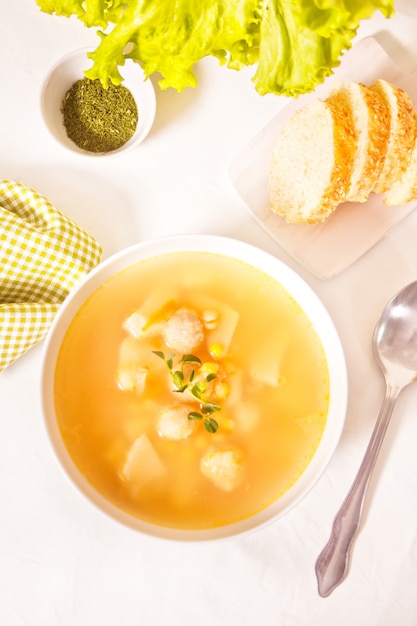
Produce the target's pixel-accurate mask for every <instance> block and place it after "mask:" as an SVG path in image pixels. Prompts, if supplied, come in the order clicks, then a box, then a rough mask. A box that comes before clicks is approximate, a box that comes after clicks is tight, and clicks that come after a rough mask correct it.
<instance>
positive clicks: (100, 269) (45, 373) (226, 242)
mask: <svg viewBox="0 0 417 626" xmlns="http://www.w3.org/2000/svg"><path fill="white" fill-rule="evenodd" d="M185 251H188V252H190V251H201V252H209V253H214V254H218V255H220V256H226V257H232V258H235V259H238V260H240V261H242V262H244V263H247V264H248V265H251V266H254V267H255V268H258V269H260V270H261V271H264V272H265V273H267V274H268V275H270V276H272V277H273V278H274V279H275V280H277V282H279V283H280V284H281V285H282V286H283V287H284V288H285V289H286V290H287V292H288V293H289V294H290V295H291V296H292V297H293V298H294V300H295V301H296V302H297V303H298V304H299V305H300V306H301V308H302V309H303V311H304V312H305V313H306V315H307V316H308V318H309V319H310V321H311V322H312V325H313V328H314V329H315V330H316V332H317V334H318V336H319V338H320V341H321V343H322V346H323V349H324V352H325V355H326V360H327V364H328V368H329V376H330V402H329V410H328V415H327V421H326V426H325V429H324V432H323V435H322V438H321V440H320V443H319V445H318V448H317V450H316V452H315V453H314V456H313V457H312V459H311V461H310V463H309V464H308V466H307V467H306V469H305V470H304V472H303V473H302V474H301V476H300V477H299V478H298V480H297V481H296V482H295V483H294V485H293V486H292V487H290V489H289V490H288V491H287V492H286V493H284V494H283V495H282V496H281V497H280V498H278V499H277V500H276V501H274V502H273V503H271V504H270V505H268V506H267V507H266V508H264V509H263V510H261V511H259V512H258V513H255V514H253V515H251V516H250V517H248V518H245V519H243V520H240V521H237V522H232V523H230V524H226V525H223V526H218V527H213V528H208V529H201V530H188V529H175V528H169V527H165V526H159V525H155V524H151V523H148V522H144V521H142V520H140V519H138V518H136V517H133V516H132V515H129V514H127V513H124V512H123V511H121V510H120V509H118V508H117V507H116V506H115V505H113V504H111V503H110V502H109V501H107V500H106V499H105V498H104V497H103V496H101V495H100V494H99V493H98V492H97V491H96V490H95V489H94V488H93V487H92V486H91V485H90V484H89V483H88V481H87V480H86V478H85V477H84V476H83V475H82V474H81V472H80V471H79V470H78V468H77V467H76V466H75V464H74V462H73V461H72V459H71V457H70V455H69V453H68V451H67V449H66V447H65V444H64V443H63V440H62V437H61V433H60V430H59V427H58V424H57V421H56V418H55V411H54V401H53V380H54V371H55V364H56V358H57V356H58V352H59V349H60V345H61V341H62V339H63V337H64V335H65V333H66V330H67V329H68V326H69V324H70V323H71V321H72V319H73V317H74V315H75V313H76V312H77V311H78V310H79V308H80V307H81V306H82V304H83V303H84V302H85V300H86V299H87V298H88V297H89V295H90V294H92V293H93V292H94V291H95V290H96V289H97V288H98V287H99V286H100V285H101V284H102V283H103V281H105V280H107V279H108V278H110V277H111V276H113V275H115V274H117V273H118V272H120V271H121V270H123V269H124V268H127V267H129V266H131V265H133V264H135V263H137V262H140V261H142V260H144V259H147V258H152V257H155V256H160V255H165V254H170V253H172V252H185ZM41 381H42V383H41V385H42V388H41V403H42V412H43V422H44V425H45V427H46V430H47V434H48V438H49V441H50V443H51V447H52V450H53V452H54V454H55V457H56V460H57V461H58V466H60V468H61V470H62V471H63V472H64V475H65V476H66V478H67V479H69V482H70V484H72V486H73V487H75V488H76V489H77V491H78V492H79V493H81V494H82V496H83V497H84V498H85V499H86V500H87V501H88V502H89V503H90V504H92V505H93V506H95V507H96V508H98V509H99V510H100V511H101V512H102V513H104V514H106V515H107V516H108V517H110V518H111V519H112V520H113V521H116V522H118V523H120V524H122V525H123V526H125V527H128V528H130V529H133V530H135V531H139V532H140V533H142V534H144V535H148V536H151V537H155V538H160V539H166V540H175V541H183V542H193V541H194V542H196V541H197V542H198V541H205V542H206V541H214V540H220V539H227V538H232V537H236V536H238V535H242V534H247V533H248V532H253V531H255V530H260V529H261V528H263V527H265V526H267V525H269V524H271V523H273V522H275V521H277V520H278V519H280V518H281V517H282V516H283V515H285V514H286V513H288V512H289V511H290V510H292V509H293V508H294V507H295V506H296V505H297V504H298V503H299V502H300V501H301V500H302V499H303V498H304V497H305V496H306V495H307V493H309V492H310V490H311V489H312V488H313V487H314V486H315V485H316V483H317V482H318V480H319V479H320V478H321V476H322V475H323V473H324V471H325V470H326V468H327V466H328V464H329V463H330V460H331V458H332V457H333V454H334V452H335V450H336V448H337V446H338V443H339V440H340V437H341V434H342V431H343V428H344V424H345V418H346V411H347V401H348V377H347V367H346V360H345V355H344V351H343V347H342V344H341V341H340V337H339V334H338V332H337V330H336V327H335V325H334V323H333V320H332V318H331V317H330V315H329V313H328V311H327V309H326V308H325V307H324V305H323V303H322V302H321V300H320V299H319V297H318V296H317V294H316V293H315V292H314V291H313V289H312V288H311V287H310V286H309V285H308V284H307V283H306V282H305V281H304V279H303V278H301V276H300V275H299V274H297V273H296V272H295V271H294V270H293V269H291V268H290V267H289V266H288V265H286V264H285V263H284V262H283V261H281V260H279V259H278V258H277V257H275V256H273V255H272V254H270V253H268V252H266V251H264V250H262V249H260V248H258V247H256V246H254V245H252V244H249V243H246V242H243V241H240V240H237V239H233V238H230V237H226V236H218V235H190V234H186V235H169V236H165V237H160V238H156V239H152V240H149V241H144V242H140V243H137V244H134V245H132V246H130V247H128V248H126V249H124V250H122V251H120V252H117V253H116V254H114V255H112V256H111V257H109V258H107V259H106V260H105V261H103V262H102V263H100V264H99V265H98V266H97V267H96V268H94V269H93V270H92V271H91V272H90V273H89V274H88V275H87V276H85V277H84V278H82V279H81V280H80V282H79V283H78V285H77V286H76V287H75V289H74V290H73V291H72V292H71V293H70V294H69V295H68V296H67V298H66V299H65V301H64V303H63V304H62V305H61V308H60V309H59V311H58V313H57V314H56V316H55V318H54V320H53V322H52V324H51V327H50V330H49V333H48V335H47V337H46V339H45V344H44V352H43V359H42V374H41Z"/></svg>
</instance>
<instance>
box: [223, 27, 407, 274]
mask: <svg viewBox="0 0 417 626" xmlns="http://www.w3.org/2000/svg"><path fill="white" fill-rule="evenodd" d="M378 78H383V79H385V80H388V81H390V82H392V83H393V84H395V85H397V86H399V87H402V88H403V89H405V90H406V91H407V93H408V94H409V95H410V97H411V99H412V100H413V103H414V106H416V103H417V79H416V78H417V77H416V76H415V75H413V74H408V75H406V74H404V73H403V72H402V71H401V70H400V69H399V67H398V66H397V65H396V64H395V63H394V62H393V60H392V59H391V57H389V56H388V54H387V53H386V52H385V50H384V49H383V48H382V47H381V46H380V45H379V44H378V42H377V41H376V40H375V39H373V38H372V37H367V38H365V39H362V40H361V41H359V42H358V43H357V44H356V45H355V46H353V47H352V48H351V49H350V50H348V51H347V52H346V53H345V54H344V56H343V58H342V62H341V65H340V66H339V67H338V68H337V69H336V70H335V72H334V74H333V75H332V76H329V77H328V78H327V79H326V80H325V82H324V83H323V84H322V85H320V86H319V87H318V88H317V89H316V90H315V91H314V92H312V93H309V94H305V95H302V96H300V97H299V98H297V99H296V100H291V103H290V104H289V105H288V106H286V107H285V108H284V109H283V110H281V111H280V112H279V113H278V114H277V115H276V116H275V117H273V119H271V120H270V121H269V122H268V124H267V125H266V126H265V127H264V128H263V129H262V130H261V131H260V132H259V133H257V135H256V136H255V137H253V138H252V139H251V140H250V141H249V142H248V143H247V144H246V145H245V146H244V147H243V149H242V150H241V151H240V152H239V153H238V154H237V155H236V156H235V158H234V159H233V161H232V163H231V164H230V166H229V168H228V174H229V178H230V181H231V183H232V185H233V187H234V189H235V190H236V191H237V193H238V194H239V196H240V198H241V199H242V200H243V203H244V205H245V206H246V208H247V209H248V210H249V211H250V213H251V214H252V216H253V217H254V218H255V220H256V221H257V222H258V223H259V224H260V226H261V227H262V228H263V229H264V230H265V231H266V232H267V233H268V234H269V235H270V236H271V237H272V238H273V239H274V240H275V241H276V242H277V243H278V244H279V245H280V246H281V248H283V249H284V250H285V251H286V252H287V253H288V254H290V255H291V256H292V257H293V258H294V259H295V260H296V261H298V263H300V265H302V266H303V267H305V268H306V269H307V270H309V271H310V272H311V273H312V274H314V275H316V276H318V277H319V278H322V279H329V278H331V277H332V276H336V275H337V274H339V273H340V272H342V271H343V270H344V269H345V268H347V267H348V266H349V265H351V264H352V263H354V262H355V261H356V260H357V259H359V258H360V257H361V256H362V255H363V254H364V253H365V252H367V251H368V250H369V249H370V248H371V247H372V246H374V245H375V244H376V243H377V242H378V241H379V240H380V239H382V237H383V236H384V235H385V234H386V232H387V231H388V230H389V229H390V228H392V227H393V226H394V225H396V224H398V223H399V222H400V221H401V220H403V219H404V218H405V217H406V216H407V215H409V213H411V211H413V210H414V208H415V207H416V203H409V204H407V205H405V206H401V207H387V206H385V205H384V204H383V202H382V197H381V196H380V195H372V196H371V197H370V198H369V200H367V202H365V203H354V202H347V203H344V204H342V205H340V206H339V207H338V208H337V209H336V211H335V212H334V213H333V214H332V215H331V216H330V217H329V218H328V219H327V220H326V221H325V222H322V223H320V224H287V222H286V221H285V220H284V219H283V218H281V217H280V216H278V215H275V214H273V213H272V211H271V210H270V208H269V197H268V173H269V164H270V158H271V154H272V150H273V147H274V144H275V141H276V138H277V136H278V133H279V131H280V129H281V128H282V127H283V126H284V124H285V123H286V121H287V120H288V119H289V118H290V117H291V116H292V115H293V113H294V112H295V111H296V110H297V109H299V108H301V107H303V106H304V105H305V104H307V103H308V102H311V101H312V100H314V99H316V98H325V97H326V96H327V95H328V93H329V91H330V89H331V87H332V84H333V83H334V82H335V81H336V80H349V81H355V82H361V83H364V84H366V85H370V84H372V83H373V82H375V80H376V79H378Z"/></svg>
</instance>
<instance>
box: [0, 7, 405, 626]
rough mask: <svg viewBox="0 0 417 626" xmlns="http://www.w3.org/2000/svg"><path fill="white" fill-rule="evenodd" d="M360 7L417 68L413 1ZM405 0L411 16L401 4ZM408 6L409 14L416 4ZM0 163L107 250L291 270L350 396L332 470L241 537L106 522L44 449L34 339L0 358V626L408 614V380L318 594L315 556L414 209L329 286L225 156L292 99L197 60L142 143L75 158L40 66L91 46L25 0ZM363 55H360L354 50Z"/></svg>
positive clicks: (363, 417) (9, 59)
mask: <svg viewBox="0 0 417 626" xmlns="http://www.w3.org/2000/svg"><path fill="white" fill-rule="evenodd" d="M397 10H398V12H397V14H396V16H395V17H393V18H392V19H390V20H385V19H384V18H383V17H382V16H381V15H380V14H379V13H378V14H375V16H374V17H373V18H372V19H371V20H369V21H367V22H364V23H363V24H362V26H361V28H360V30H359V33H358V35H357V37H358V39H359V38H362V37H363V36H365V35H368V34H373V35H374V36H375V37H376V38H377V39H378V41H379V42H380V43H382V44H383V45H384V46H385V47H386V49H387V50H388V51H389V53H390V54H391V55H392V57H393V58H394V59H395V60H396V61H397V62H398V63H401V66H402V67H403V68H404V69H405V70H407V71H414V70H415V69H416V68H417V39H416V35H417V10H416V8H415V0H402V1H401V2H398V4H397ZM407 13H408V14H407ZM413 13H414V17H413ZM0 16H1V19H0V85H1V89H0V177H1V178H9V179H12V180H16V181H19V182H22V183H25V184H27V185H29V186H32V187H34V188H35V189H37V191H39V192H40V193H42V194H44V195H45V196H47V197H48V198H49V199H50V200H51V201H52V202H53V203H54V204H55V205H56V206H57V207H58V208H60V209H61V210H62V211H63V212H65V213H67V214H68V215H69V216H70V217H72V218H73V219H74V220H75V221H77V222H78V223H79V224H80V225H81V226H83V227H84V228H85V229H86V230H88V231H89V232H90V233H91V234H93V235H94V236H95V237H96V238H97V239H98V240H99V241H100V242H101V243H102V245H103V248H104V256H105V257H108V256H109V255H110V254H112V253H114V252H116V251H118V250H120V249H122V248H124V247H126V246H128V245H130V244H132V243H135V242H138V241H142V240H145V239H149V238H153V237H158V236H161V235H167V234H174V233H188V232H198V233H214V234H220V235H228V236H231V237H235V238H238V239H242V240H244V241H247V242H250V243H252V244H255V245H257V246H259V247H261V248H263V249H264V250H267V251H269V252H271V253H272V254H274V255H276V256H277V257H279V258H280V259H282V260H284V261H285V262H287V263H288V264H289V265H290V266H291V267H293V268H294V269H296V270H297V271H298V272H299V273H300V274H301V275H302V276H303V278H304V279H305V280H306V281H307V282H308V283H309V284H310V285H311V286H312V287H313V289H314V290H315V291H316V292H317V294H318V295H319V296H320V298H321V299H322V301H323V302H324V304H325V305H326V307H327V308H328V310H329V312H330V314H331V316H332V317H333V319H334V322H335V324H336V326H337V329H338V331H339V333H340V336H341V339H342V343H343V346H344V349H345V352H346V360H347V365H348V373H349V385H350V394H349V406H348V412H347V417H346V425H345V429H344V432H343V435H342V438H341V441H340V444H339V446H338V448H337V450H336V453H335V455H334V457H333V459H332V461H331V463H330V465H329V467H328V469H327V470H326V472H325V474H324V475H323V477H322V478H321V480H320V481H319V483H318V484H317V485H316V486H315V488H314V489H313V490H312V491H311V492H310V493H309V494H308V495H307V497H306V498H305V499H304V500H303V501H302V502H301V503H300V504H299V505H298V506H297V507H296V508H295V509H293V510H292V511H291V512H290V513H289V514H288V515H286V516H285V517H283V518H282V519H281V520H279V521H278V522H276V523H274V524H272V525H269V526H268V527H267V528H264V529H262V530H260V531H258V532H255V533H253V534H249V535H246V536H242V537H239V538H237V539H233V540H227V541H223V542H220V543H208V544H194V543H193V544H172V543H167V542H164V541H160V540H156V539H151V538H147V537H144V536H141V535H139V534H136V533H135V532H134V531H131V530H128V529H125V528H124V527H121V526H120V525H118V524H116V523H114V522H112V521H111V520H109V519H107V518H106V517H105V516H104V515H103V514H102V513H101V512H99V511H97V510H96V509H95V508H94V507H93V506H91V505H90V504H89V503H87V502H86V501H85V499H84V498H83V497H82V496H80V495H79V493H78V492H77V491H76V490H75V488H73V487H72V485H71V484H70V483H69V481H68V480H67V479H66V477H65V476H64V475H63V473H62V471H61V470H60V468H59V467H58V465H57V462H56V460H55V457H54V454H53V453H52V450H51V447H50V444H49V441H48V438H47V435H46V431H45V428H44V424H43V419H42V414H41V409H40V370H41V363H42V350H43V346H42V344H40V345H38V346H36V347H35V348H33V349H32V350H30V351H29V352H28V353H27V354H26V355H24V356H23V357H21V358H20V359H19V360H18V361H17V362H16V363H15V364H13V365H12V366H10V367H9V368H8V369H6V370H5V371H4V372H3V373H2V374H0V624H2V625H3V626H55V625H56V626H69V625H71V626H72V625H75V626H93V625H94V626H95V625H100V626H116V625H117V626H136V625H137V626H139V625H141V626H142V625H145V626H197V625H198V626H237V625H239V626H334V624H338V626H362V625H363V626H365V625H367V626H416V624H417V453H416V446H417V444H416V442H417V386H414V387H413V386H410V387H409V388H408V389H406V390H405V391H404V392H403V393H402V394H401V396H400V398H399V401H398V404H397V407H396V409H395V413H394V416H393V422H392V424H391V426H390V429H389V431H388V434H387V437H386V440H385V442H384V446H383V449H382V452H381V456H380V459H379V462H378V465H377V467H376V471H375V474H374V477H373V481H372V484H371V487H370V492H369V499H368V502H367V504H366V509H365V515H364V521H363V524H362V528H361V532H360V534H359V536H358V538H357V541H356V543H355V547H354V553H353V560H352V565H351V569H350V572H349V575H348V578H347V579H346V580H345V582H344V583H343V584H342V585H341V586H340V587H339V588H337V589H336V590H335V591H334V593H333V594H332V595H331V596H330V597H328V598H326V599H323V598H321V597H319V595H318V593H317V585H316V579H315V573H314V563H315V560H316V557H317V555H318V554H319V552H320V550H321V549H322V547H323V546H324V544H325V542H326V541H327V539H328V536H329V532H330V527H331V522H332V520H333V517H334V515H335V513H336V511H337V509H338V507H339V505H340V504H341V501H342V499H343V497H344V495H345V493H346V491H347V489H348V488H349V487H350V484H351V482H352V480H353V478H354V475H355V473H356V471H357V469H358V466H359V463H360V461H361V458H362V455H363V453H364V450H365V447H366V444H367V442H368V439H369V436H370V433H371V430H372V428H373V425H374V422H375V418H376V415H377V413H378V410H379V406H380V403H381V401H382V397H383V393H384V384H383V380H382V376H381V374H380V372H379V370H378V369H377V367H376V365H375V363H374V361H373V358H372V353H371V335H372V332H373V328H374V325H375V322H376V320H377V318H378V316H379V313H380V311H381V309H382V307H383V306H384V304H385V303H386V301H387V300H388V299H389V298H390V297H391V296H392V295H393V294H394V293H395V292H396V291H397V290H398V289H399V288H401V287H402V286H403V285H405V284H406V283H407V282H410V281H412V280H415V279H416V278H417V212H415V213H412V214H411V215H410V216H409V217H408V218H407V219H406V220H405V221H404V222H402V223H401V224H399V225H397V226H396V227H395V228H394V229H393V230H391V231H390V232H389V234H388V235H387V236H386V237H385V238H384V239H383V240H382V241H381V242H380V243H379V244H378V245H376V246H375V247H374V248H373V249H372V250H370V251H369V252H368V253H367V254H366V255H365V256H364V257H363V258H361V259H360V260H359V261H357V262H356V263H355V264H354V265H353V266H351V267H350V268H348V269H347V270H345V271H344V272H343V273H342V274H340V275H339V276H337V277H336V278H333V279H331V280H329V281H326V282H323V281H321V280H320V279H318V278H315V277H313V276H312V275H310V274H309V273H308V272H307V271H306V270H303V268H301V267H300V266H298V265H297V263H296V262H295V261H293V260H291V259H290V258H289V257H288V256H287V255H286V254H285V253H284V252H283V251H282V250H281V249H280V248H279V246H278V245H277V244H276V243H275V242H274V241H273V240H272V239H271V238H270V237H269V236H268V235H267V234H266V233H265V232H264V231H262V230H261V228H260V227H259V226H258V225H257V224H256V223H255V221H254V220H253V219H252V218H251V216H250V215H249V214H248V212H247V211H246V210H245V208H244V207H243V206H242V205H241V203H240V200H239V198H238V197H237V196H236V194H235V193H234V191H233V190H232V189H231V188H230V186H229V183H228V180H227V178H226V167H227V165H228V163H229V161H230V159H231V158H232V157H233V155H234V154H235V153H236V151H237V150H238V148H239V147H240V146H241V145H242V143H243V142H245V141H246V140H248V139H249V138H250V137H251V136H252V135H253V134H254V133H255V132H257V131H258V130H259V129H260V128H262V127H263V126H264V124H265V123H266V122H267V121H268V120H269V119H270V118H271V117H272V116H273V115H274V114H275V113H276V112H277V111H279V110H280V108H281V107H282V106H283V105H284V104H285V103H286V101H285V99H283V98H277V97H275V96H267V97H261V96H259V95H258V94H257V93H256V91H255V89H254V87H253V86H252V83H251V81H250V76H251V75H252V70H251V71H248V72H246V71H243V72H240V73H237V72H233V71H231V70H227V69H225V68H221V67H219V66H218V63H217V62H216V61H215V60H213V59H205V60H204V61H203V62H201V63H200V64H199V65H198V67H197V74H198V79H199V86H198V88H197V89H195V90H191V89H187V90H186V91H184V92H183V93H182V94H177V93H176V92H174V91H173V90H169V91H165V92H162V91H160V90H159V88H157V105H158V109H157V116H156V120H155V125H154V127H153V129H152V131H151V134H150V135H149V136H148V138H147V140H146V141H145V142H144V143H143V144H142V145H141V146H139V147H137V148H136V149H135V150H134V151H132V152H130V153H128V154H126V155H125V156H121V157H119V158H117V159H110V160H105V159H96V160H91V159H85V158H83V157H80V156H76V155H73V154H69V153H68V152H65V151H63V149H61V148H60V147H59V146H58V145H57V144H56V143H55V142H54V140H53V139H52V138H51V137H50V136H49V135H48V133H47V131H46V129H45V127H44V125H43V122H42V119H41V116H40V109H39V90H40V85H41V82H42V80H43V77H44V75H45V73H46V72H47V70H48V69H49V67H50V66H51V64H52V63H54V62H55V61H56V59H57V58H58V57H60V56H61V55H62V54H64V53H66V52H69V51H71V50H72V49H74V48H78V47H81V46H85V45H93V46H95V45H96V42H97V36H96V34H95V33H94V31H92V30H87V29H86V28H85V27H84V26H83V24H82V23H81V22H79V21H77V20H75V19H74V20H73V19H70V20H68V19H66V18H58V17H55V16H50V15H46V14H42V13H41V12H40V11H39V10H38V7H37V5H36V3H35V1H34V0H14V2H10V0H7V1H6V0H0ZM364 63H366V59H364Z"/></svg>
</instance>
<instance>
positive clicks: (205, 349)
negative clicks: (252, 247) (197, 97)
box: [54, 252, 329, 529]
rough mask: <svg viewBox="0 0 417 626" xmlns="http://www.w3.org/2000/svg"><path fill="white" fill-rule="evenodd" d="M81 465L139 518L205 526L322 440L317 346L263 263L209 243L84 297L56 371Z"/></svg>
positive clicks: (280, 480) (273, 495) (304, 458)
mask: <svg viewBox="0 0 417 626" xmlns="http://www.w3.org/2000/svg"><path fill="white" fill-rule="evenodd" d="M54 400H55V406H56V414H57V418H58V424H59V428H60V431H61V434H62V437H63V440H64V442H65V445H66V447H67V449H68V451H69V453H70V455H71V457H72V459H73V461H74V463H75V465H76V466H77V467H78V469H79V471H80V472H81V473H82V474H83V475H84V476H85V477H86V478H87V480H88V481H89V482H90V484H91V485H92V486H93V487H94V488H95V489H96V490H97V491H98V492H99V493H100V494H101V495H102V496H103V497H105V498H106V499H107V500H109V501H110V502H112V503H113V504H114V505H115V506H117V507H118V508H120V509H121V510H123V511H125V512H127V513H128V514H130V515H132V516H134V517H137V518H139V519H142V520H145V521H147V522H150V523H153V524H156V525H159V526H165V527H170V528H177V529H207V528H213V527H217V526H221V525H225V524H229V523H232V522H236V521H238V520H241V519H244V518H247V517H249V516H251V515H253V514H255V513H257V512H259V511H261V510H262V509H264V508H265V507H267V506H268V505H269V504H271V503H272V502H273V501H275V500H276V499H278V498H279V497H280V496H282V495H283V494H284V493H285V492H286V491H287V490H288V489H289V488H290V487H291V486H292V485H293V484H294V483H295V481H297V479H298V478H299V477H300V475H301V474H302V473H303V471H304V470H305V469H306V467H307V465H308V464H309V462H310V460H311V458H312V456H313V455H314V453H315V451H316V449H317V446H318V444H319V442H320V439H321V436H322V434H323V430H324V427H325V424H326V417H327V412H328V407H329V374H328V368H327V362H326V358H325V355H324V350H323V347H322V345H321V342H320V340H319V338H318V336H317V334H316V332H315V330H314V329H313V327H312V324H311V322H310V321H309V319H308V317H307V316H306V314H305V313H304V312H303V310H302V309H301V308H300V306H299V305H298V304H297V303H296V302H295V301H294V299H293V298H292V297H291V296H290V295H289V294H288V292H287V291H286V290H285V289H284V288H283V287H282V286H281V285H280V284H279V283H278V282H277V281H275V280H273V279H272V278H270V277H269V276H267V275H266V274H264V273H263V272H262V271H260V270H258V269H256V268H253V267H251V266H249V265H247V264H246V263H243V262H241V261H238V260H235V259H231V258H228V257H225V256H223V255H217V254H213V253H208V252H175V253H171V254H164V255H161V256H156V257H154V258H151V259H148V260H145V261H141V262H139V263H137V264H135V265H133V266H131V267H129V268H127V269H124V270H123V271H121V272H119V273H118V274H116V275H115V276H113V277H112V278H110V279H108V280H107V281H106V282H105V283H104V284H103V285H102V286H101V287H100V288H98V289H97V290H96V291H95V292H94V293H93V294H92V295H91V296H90V297H89V298H88V299H87V301H86V302H84V304H83V305H82V306H81V308H80V310H79V311H78V313H77V315H76V316H75V318H74V320H73V321H72V323H71V324H70V326H69V328H68V330H67V332H66V334H65V337H64V340H63V343H62V347H61V349H60V352H59V355H58V360H57V365H56V371H55V382H54Z"/></svg>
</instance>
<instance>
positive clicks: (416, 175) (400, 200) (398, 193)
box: [383, 111, 417, 206]
mask: <svg viewBox="0 0 417 626" xmlns="http://www.w3.org/2000/svg"><path fill="white" fill-rule="evenodd" d="M413 117H414V133H413V134H414V146H413V149H412V151H411V153H410V158H409V160H408V163H407V167H406V169H405V170H404V172H403V173H402V175H401V177H400V178H399V179H398V180H396V181H395V182H394V183H393V185H392V186H391V187H390V188H389V189H388V190H387V191H386V192H385V193H384V195H383V202H384V204H385V205H387V206H397V205H399V206H401V205H403V204H407V203H408V202H413V201H415V200H417V111H413Z"/></svg>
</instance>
